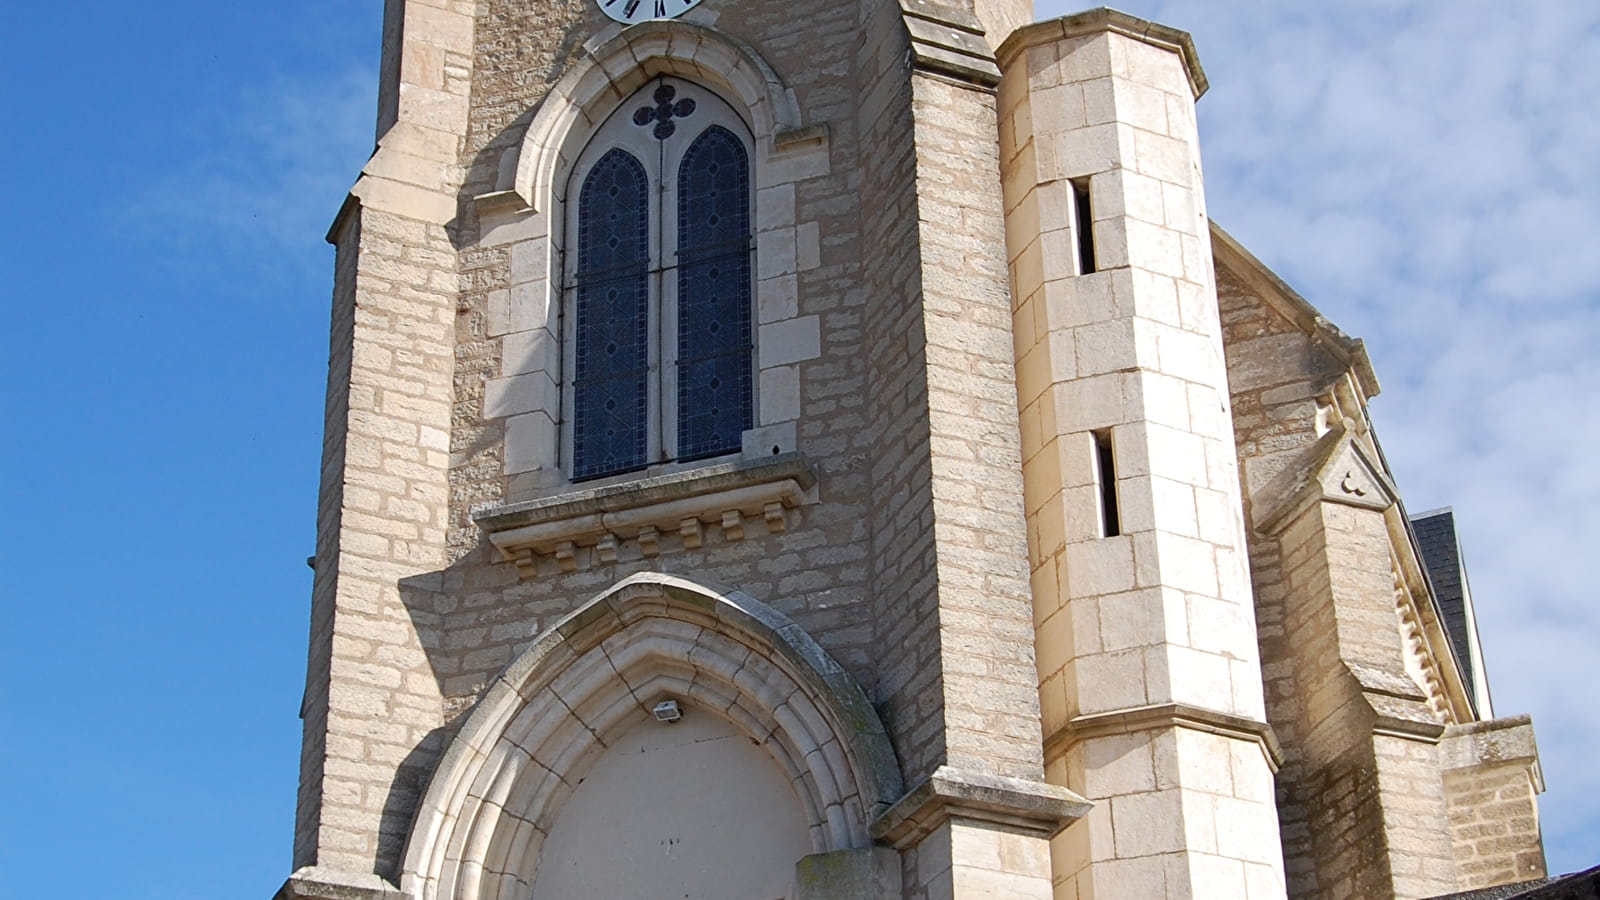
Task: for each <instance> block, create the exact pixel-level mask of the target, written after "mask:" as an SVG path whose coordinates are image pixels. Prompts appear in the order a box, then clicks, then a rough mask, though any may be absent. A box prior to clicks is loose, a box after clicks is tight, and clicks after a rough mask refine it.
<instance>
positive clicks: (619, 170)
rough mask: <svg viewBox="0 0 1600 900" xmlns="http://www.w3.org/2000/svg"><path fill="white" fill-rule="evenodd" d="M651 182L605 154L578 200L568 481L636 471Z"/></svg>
mask: <svg viewBox="0 0 1600 900" xmlns="http://www.w3.org/2000/svg"><path fill="white" fill-rule="evenodd" d="M648 187H649V180H648V179H647V178H646V177H645V171H644V167H643V166H641V165H640V164H639V161H638V160H637V159H635V158H634V157H633V156H632V155H631V154H629V153H627V152H626V151H623V150H612V151H610V152H609V153H607V154H606V155H605V156H603V157H601V158H600V161H599V162H598V163H596V164H595V166H594V168H593V169H592V170H590V172H589V175H588V177H586V178H585V179H584V181H583V190H582V192H581V194H580V195H579V198H578V268H577V288H578V297H577V309H576V316H577V321H576V323H575V339H576V348H575V349H576V351H577V352H576V371H575V372H574V373H573V420H572V477H573V480H575V481H576V480H579V479H584V478H598V477H600V476H603V475H612V474H615V473H618V472H627V471H629V470H633V469H640V468H643V467H644V466H645V464H646V462H647V455H646V454H647V451H648V447H649V423H650V410H649V404H650V391H649V377H650V343H649V341H650V334H649V331H650V288H649V265H650V249H649V238H650V213H649V207H648V205H647V204H648V202H649V190H648Z"/></svg>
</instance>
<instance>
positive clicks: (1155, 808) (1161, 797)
mask: <svg viewBox="0 0 1600 900" xmlns="http://www.w3.org/2000/svg"><path fill="white" fill-rule="evenodd" d="M1181 801H1182V793H1181V792H1180V791H1176V790H1168V791H1154V792H1151V793H1147V794H1128V795H1124V796H1118V797H1112V798H1111V800H1110V801H1109V805H1110V807H1111V817H1112V819H1113V820H1114V821H1115V822H1116V833H1115V835H1114V837H1113V840H1114V841H1115V843H1116V848H1117V856H1118V857H1119V858H1123V859H1126V858H1129V857H1136V856H1154V855H1157V854H1162V853H1176V852H1179V851H1182V850H1183V849H1184V846H1183V844H1184V834H1183V806H1182V802H1181ZM1156 896H1160V895H1156Z"/></svg>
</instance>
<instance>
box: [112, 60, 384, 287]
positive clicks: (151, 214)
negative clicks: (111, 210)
mask: <svg viewBox="0 0 1600 900" xmlns="http://www.w3.org/2000/svg"><path fill="white" fill-rule="evenodd" d="M376 80H377V79H376V76H375V75H374V74H373V73H371V72H366V71H360V70H348V71H345V72H343V73H340V74H338V75H335V76H331V77H325V78H307V77H301V78H298V79H294V78H280V79H278V80H276V81H269V82H264V83H263V86H262V87H261V88H260V89H259V90H257V91H255V92H253V93H250V94H247V95H244V96H240V97H237V98H236V99H235V101H234V102H233V103H232V104H231V105H230V106H228V107H227V108H224V109H213V110H204V111H197V112H196V113H194V114H193V118H192V120H191V123H190V126H191V128H192V129H193V131H194V132H195V133H196V134H198V135H203V137H202V138H198V139H196V140H193V141H189V142H185V143H181V144H175V147H176V148H178V149H180V150H182V149H184V148H193V150H192V151H191V153H190V155H183V156H178V157H176V158H175V159H174V160H173V162H172V164H171V167H170V168H169V170H168V171H166V172H165V173H161V174H158V175H156V176H154V177H151V178H149V180H148V183H147V184H146V185H145V186H144V187H143V188H142V189H141V190H137V191H135V192H133V193H131V194H130V195H129V196H128V197H126V198H124V199H123V202H122V203H121V204H120V205H119V206H118V207H117V214H118V215H120V216H121V217H122V218H123V219H124V220H125V222H126V224H127V225H128V226H129V227H131V228H134V229H137V231H138V232H140V233H142V236H143V237H144V238H146V239H149V240H152V241H159V242H160V243H162V244H163V245H165V246H166V247H167V248H168V250H167V252H165V253H164V254H163V258H164V259H167V260H169V261H171V262H173V263H174V264H178V265H182V266H184V267H186V268H189V269H191V270H192V269H194V268H196V267H200V268H204V269H209V270H211V271H221V270H227V271H232V272H234V273H238V274H247V275H250V276H256V277H259V276H270V275H279V274H282V275H288V276H290V277H304V276H306V275H307V274H308V273H310V272H316V273H319V274H320V273H322V272H324V271H325V270H326V267H327V262H326V259H325V258H324V254H323V252H322V250H323V248H324V247H325V245H324V244H323V242H322V235H323V234H324V232H326V230H327V228H328V226H329V224H330V223H331V222H332V221H333V216H334V214H335V213H337V212H338V210H339V204H340V202H341V201H342V200H343V198H344V194H345V192H346V191H347V190H348V189H349V187H350V185H352V184H354V183H355V179H356V176H357V175H358V174H359V173H360V167H361V164H362V163H363V162H364V161H365V159H366V157H367V155H368V154H369V153H370V152H371V150H372V145H373V137H372V123H373V120H374V118H375V116H376V112H375V109H374V107H373V100H372V98H373V96H374V94H375V88H374V85H375V84H376Z"/></svg>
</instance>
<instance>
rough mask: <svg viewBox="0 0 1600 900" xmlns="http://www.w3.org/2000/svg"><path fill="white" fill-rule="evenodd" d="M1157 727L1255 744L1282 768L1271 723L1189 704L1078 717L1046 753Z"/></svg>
mask: <svg viewBox="0 0 1600 900" xmlns="http://www.w3.org/2000/svg"><path fill="white" fill-rule="evenodd" d="M1158 728H1187V729H1190V730H1191V731H1201V732H1205V733H1206V734H1215V735H1220V736H1222V737H1229V738H1233V739H1235V740H1241V741H1250V742H1254V743H1255V744H1257V745H1258V746H1260V747H1261V754H1262V756H1265V757H1266V759H1267V765H1268V766H1269V767H1271V769H1272V771H1273V773H1274V774H1276V773H1277V771H1278V769H1279V767H1281V766H1282V765H1283V747H1282V746H1281V745H1280V744H1279V743H1278V736H1277V734H1276V733H1275V732H1274V731H1273V730H1272V726H1271V725H1269V724H1268V723H1266V722H1259V721H1256V720H1255V719H1249V718H1246V717H1244V716H1236V715H1232V714H1230V713H1225V712H1219V711H1217V710H1214V709H1204V708H1202V707H1198V706H1190V705H1188V704H1186V703H1162V704H1156V705H1153V706H1140V707H1135V708H1132V709H1118V710H1112V711H1111V712H1103V713H1093V714H1090V715H1084V716H1078V717H1076V718H1074V719H1073V720H1072V721H1070V722H1068V723H1067V724H1066V725H1064V726H1062V727H1061V728H1060V729H1059V730H1058V731H1056V733H1055V734H1052V735H1050V736H1049V737H1047V738H1045V742H1044V745H1045V753H1046V755H1049V756H1054V753H1055V750H1056V749H1057V748H1060V747H1062V746H1063V745H1066V746H1070V745H1072V744H1076V743H1078V742H1080V741H1086V740H1091V739H1093V738H1098V737H1109V736H1112V735H1123V734H1137V733H1139V732H1142V731H1152V730H1155V729H1158Z"/></svg>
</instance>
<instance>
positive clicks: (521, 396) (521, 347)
mask: <svg viewBox="0 0 1600 900" xmlns="http://www.w3.org/2000/svg"><path fill="white" fill-rule="evenodd" d="M660 76H670V77H675V78H678V79H682V80H684V81H686V82H691V83H693V84H694V85H696V86H698V87H699V88H702V89H704V90H706V91H709V92H711V93H714V94H716V95H717V96H718V97H720V98H721V99H722V100H723V101H724V102H726V103H727V104H728V106H730V107H731V108H732V110H733V111H734V113H735V115H737V116H738V117H739V118H741V119H742V120H743V121H744V123H745V125H746V126H747V127H748V129H749V133H750V136H751V137H752V138H753V147H752V148H751V149H752V150H753V152H752V154H751V159H750V165H751V184H752V188H753V191H754V199H755V204H754V205H755V210H756V215H755V219H754V221H753V226H754V229H755V259H754V271H755V280H756V284H755V305H756V309H755V315H754V318H753V321H752V324H753V326H754V330H755V344H756V354H755V366H756V373H755V386H754V393H755V397H756V400H755V404H756V407H755V410H754V413H755V415H754V427H753V428H751V429H750V430H748V431H746V432H744V433H743V435H742V447H741V450H740V453H739V456H738V457H736V458H740V459H744V460H748V461H753V460H758V459H770V458H771V457H772V456H773V455H774V454H775V453H777V454H784V453H789V452H793V451H795V450H797V449H798V447H797V440H798V419H799V414H800V364H801V363H803V362H805V361H807V360H811V359H816V358H819V357H820V356H821V323H820V320H819V318H818V317H817V316H815V315H810V316H803V315H801V314H800V310H799V303H798V296H799V276H800V274H801V273H802V272H805V271H807V270H809V269H813V268H816V267H817V266H819V265H820V264H821V234H820V227H819V223H818V222H815V221H811V222H802V221H798V220H797V203H796V183H797V182H800V181H802V180H805V179H808V178H813V177H816V176H819V175H824V174H826V173H827V172H828V170H829V148H828V137H827V130H826V128H825V127H822V126H820V125H806V124H804V123H803V122H802V121H801V116H800V112H799V107H798V105H797V103H796V102H795V96H794V93H793V91H792V90H790V89H789V88H788V87H787V86H786V85H785V84H784V83H783V82H782V80H781V79H780V78H779V77H778V75H777V74H776V73H775V72H774V71H773V69H772V68H771V66H770V65H768V64H767V63H766V62H765V61H764V60H762V59H761V58H760V57H759V56H758V55H757V54H756V53H755V51H754V50H752V49H751V48H750V47H748V46H746V45H744V44H742V43H741V42H738V41H736V40H734V39H732V38H730V37H729V36H727V35H725V34H722V33H721V32H718V31H717V30H715V29H713V28H710V27H707V26H705V25H700V24H695V23H692V22H684V21H671V22H650V23H642V24H639V25H634V26H630V27H628V28H615V27H609V26H608V27H607V28H606V29H604V30H602V31H601V32H600V34H598V35H597V36H596V38H595V39H594V40H592V41H591V42H590V45H589V46H588V47H586V50H585V53H584V55H583V57H582V58H581V59H580V60H579V61H578V62H577V63H576V64H574V66H573V68H572V69H571V70H569V71H568V73H567V75H566V76H564V77H563V78H562V79H561V81H560V82H559V83H558V84H557V86H556V88H555V89H553V90H552V91H551V92H550V94H549V95H548V96H547V97H546V99H545V100H544V102H543V103H542V104H541V106H540V107H539V109H538V110H537V112H536V114H535V115H534V117H533V120H532V121H531V123H530V124H529V126H528V130H527V133H526V134H525V136H524V137H523V139H522V140H521V142H520V143H519V144H518V145H517V146H516V147H513V148H511V149H510V150H508V151H507V153H506V155H505V157H504V158H502V160H501V165H500V173H501V176H500V181H499V184H498V185H497V190H495V191H491V192H489V193H487V194H484V195H480V196H479V197H478V198H476V203H475V207H476V211H477V214H478V220H479V223H478V224H479V228H478V240H477V245H478V246H479V247H483V248H489V247H505V248H507V250H508V251H509V252H508V256H509V269H510V272H509V279H508V281H509V284H508V286H507V287H505V288H502V289H498V290H493V291H491V292H490V293H489V295H488V299H487V310H486V312H487V316H486V332H487V336H488V337H489V338H491V339H495V340H498V341H499V342H500V349H501V359H500V372H499V374H498V376H496V377H491V378H489V379H488V380H487V383H486V384H485V387H484V396H483V416H484V419H485V420H489V421H495V420H498V421H499V422H501V424H502V427H503V428H504V434H505V438H504V446H503V454H502V468H503V474H504V475H505V477H506V479H507V483H506V498H507V500H508V501H509V502H517V501H523V500H529V499H534V498H541V497H550V496H552V495H554V494H559V493H563V492H565V491H571V490H573V488H575V487H577V486H576V485H573V484H572V482H571V481H570V480H569V477H568V476H569V472H568V471H567V468H568V466H569V464H570V463H569V461H570V458H571V457H570V452H569V451H568V448H564V447H563V446H562V443H563V437H562V433H563V431H564V430H565V428H564V423H563V421H562V420H563V416H564V415H565V414H566V413H565V410H564V406H563V392H564V391H565V390H566V381H567V378H568V376H567V374H566V373H567V366H566V360H565V359H564V358H563V354H564V352H565V351H564V347H565V342H564V340H563V337H564V336H563V333H562V329H563V322H562V315H561V313H562V304H563V296H562V290H561V288H562V281H563V260H564V256H563V249H564V242H565V241H566V240H567V235H566V232H567V222H568V211H567V206H568V200H569V198H568V196H567V194H568V191H569V189H575V188H574V187H573V185H572V178H571V175H572V172H573V167H574V165H575V164H576V163H577V161H578V157H579V155H580V154H581V153H582V152H583V151H584V149H585V148H586V147H588V146H589V143H590V141H591V140H592V139H593V137H594V135H595V134H596V132H597V131H598V129H599V128H600V127H601V125H602V124H603V123H604V122H605V121H606V119H607V118H608V117H610V116H611V114H612V113H613V112H614V111H616V110H617V109H619V108H620V105H621V104H622V103H624V102H625V101H626V100H627V99H628V98H629V97H630V96H631V95H632V94H634V93H635V92H636V91H638V90H639V89H641V88H644V87H646V86H647V85H649V84H650V83H651V82H652V81H654V80H655V79H657V78H658V77H660ZM719 459H721V460H722V461H728V458H726V457H720V458H719ZM700 465H701V464H698V463H664V464H657V465H654V466H651V467H650V468H649V469H648V470H646V471H644V472H636V473H632V475H620V476H611V477H610V478H606V479H597V480H596V481H593V482H584V483H583V487H585V488H588V487H595V486H605V485H608V484H613V483H622V482H626V481H636V480H639V479H641V478H648V477H654V476H659V475H664V474H670V473H673V472H676V471H684V470H687V469H691V468H696V467H699V466H700Z"/></svg>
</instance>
